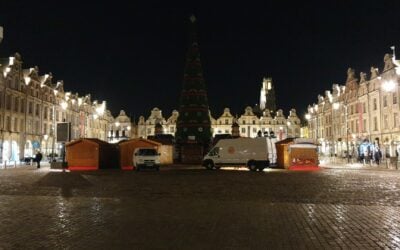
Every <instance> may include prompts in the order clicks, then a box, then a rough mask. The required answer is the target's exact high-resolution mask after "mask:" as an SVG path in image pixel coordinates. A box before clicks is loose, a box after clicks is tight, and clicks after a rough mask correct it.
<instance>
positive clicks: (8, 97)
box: [6, 95, 11, 110]
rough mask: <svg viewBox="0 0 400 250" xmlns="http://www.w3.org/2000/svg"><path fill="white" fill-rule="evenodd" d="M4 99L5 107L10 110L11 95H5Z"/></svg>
mask: <svg viewBox="0 0 400 250" xmlns="http://www.w3.org/2000/svg"><path fill="white" fill-rule="evenodd" d="M6 100H7V101H6V109H7V110H11V96H10V95H7V97H6Z"/></svg>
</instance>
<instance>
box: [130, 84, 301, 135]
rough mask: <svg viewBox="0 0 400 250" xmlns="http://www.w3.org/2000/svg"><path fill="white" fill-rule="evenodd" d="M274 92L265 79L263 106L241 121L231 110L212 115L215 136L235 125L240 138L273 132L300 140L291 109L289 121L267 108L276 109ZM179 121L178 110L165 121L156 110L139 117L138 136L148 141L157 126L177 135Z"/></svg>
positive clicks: (249, 111) (247, 110)
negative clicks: (216, 116)
mask: <svg viewBox="0 0 400 250" xmlns="http://www.w3.org/2000/svg"><path fill="white" fill-rule="evenodd" d="M271 89H273V85H272V79H271V78H264V79H263V83H262V87H261V90H260V106H259V107H255V108H252V107H250V106H248V107H246V108H245V110H244V112H243V114H242V115H240V117H235V116H233V115H232V114H231V111H230V109H229V108H225V109H224V111H223V113H222V114H221V115H220V116H219V117H218V118H216V119H215V118H214V117H213V116H212V115H211V112H209V116H210V120H211V133H212V136H213V137H214V136H215V135H218V134H232V125H233V124H234V123H236V124H238V125H239V132H240V136H241V137H256V136H258V135H259V132H261V133H262V134H266V133H267V134H268V135H270V134H271V132H272V134H274V135H275V136H276V137H277V138H278V139H286V138H287V137H300V126H301V124H300V119H299V117H298V116H297V114H296V110H295V109H291V110H290V112H289V115H288V116H287V117H286V116H285V115H284V114H283V110H281V109H278V110H276V111H275V112H274V111H272V110H269V109H268V108H266V107H272V108H275V107H276V104H275V94H274V92H271ZM271 93H272V94H271ZM178 117H179V112H178V111H176V110H174V111H172V114H171V116H170V117H169V118H165V117H164V116H163V114H162V111H161V110H160V109H159V108H154V109H153V110H152V111H151V113H150V116H149V117H148V118H147V119H146V118H145V117H144V116H140V117H139V121H138V124H137V136H138V137H141V138H147V137H148V136H152V135H154V134H155V125H156V124H161V125H162V127H163V133H164V134H171V135H175V132H176V121H177V119H178Z"/></svg>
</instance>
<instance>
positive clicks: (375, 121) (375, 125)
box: [374, 116, 378, 131]
mask: <svg viewBox="0 0 400 250" xmlns="http://www.w3.org/2000/svg"><path fill="white" fill-rule="evenodd" d="M377 130H378V118H376V116H375V117H374V131H377Z"/></svg>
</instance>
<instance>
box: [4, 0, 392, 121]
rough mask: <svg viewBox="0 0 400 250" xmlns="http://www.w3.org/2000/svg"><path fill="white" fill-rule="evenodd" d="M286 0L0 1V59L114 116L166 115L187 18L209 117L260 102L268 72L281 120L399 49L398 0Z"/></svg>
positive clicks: (176, 87) (174, 101) (176, 90)
mask: <svg viewBox="0 0 400 250" xmlns="http://www.w3.org/2000/svg"><path fill="white" fill-rule="evenodd" d="M90 2H93V1H90ZM127 2H129V1H127ZM278 2H279V3H278ZM293 2H295V1H291V2H289V1H287V2H286V1H275V3H273V4H272V3H270V4H268V3H265V4H264V5H263V6H260V5H259V6H246V5H244V4H243V3H242V4H241V5H238V6H233V5H221V6H217V4H216V3H214V4H212V5H211V4H210V5H208V6H207V5H206V4H205V3H201V5H194V4H193V5H189V4H188V5H187V6H184V5H181V6H179V5H176V6H169V7H163V6H161V5H160V6H157V7H156V6H153V7H149V6H146V7H144V6H140V5H137V4H133V3H129V4H128V3H123V1H118V0H116V1H112V2H111V3H112V5H111V4H110V2H109V3H108V4H105V3H95V2H93V3H87V1H81V2H80V3H79V4H78V3H72V2H71V1H68V4H66V3H61V2H60V1H48V2H47V1H1V3H0V25H1V26H3V27H4V40H3V42H2V43H1V44H0V57H8V56H10V55H12V54H13V53H15V52H19V53H20V54H21V55H22V59H23V61H24V68H29V67H32V66H35V65H37V66H39V69H40V72H41V74H45V73H48V72H52V73H53V76H54V78H55V79H54V80H64V83H65V86H64V88H65V90H66V91H72V92H74V93H75V92H78V93H79V94H81V95H84V94H88V93H91V94H92V100H95V99H98V100H106V101H107V104H108V108H109V109H110V110H111V111H112V113H113V115H114V116H116V115H117V114H118V112H119V110H120V109H124V110H125V111H126V113H127V114H128V115H131V116H132V117H136V119H138V117H139V116H140V115H145V116H146V117H148V116H149V114H150V110H151V109H152V108H153V107H158V108H160V109H162V110H163V114H164V116H167V117H168V116H169V115H170V114H171V111H172V110H173V109H178V108H179V95H180V90H181V87H182V79H183V69H184V63H185V54H186V50H187V45H188V43H187V40H188V39H187V38H188V34H187V23H186V22H187V20H188V17H189V16H190V14H191V13H194V14H195V15H196V17H197V20H198V37H199V44H200V53H201V60H202V64H203V70H204V77H205V80H206V84H207V88H208V98H209V104H210V108H211V111H212V114H213V116H214V117H218V116H219V115H221V114H222V112H223V108H224V107H230V108H231V111H232V113H233V114H239V115H240V114H241V113H243V110H244V108H245V107H246V106H248V105H250V106H254V105H255V104H256V103H258V102H259V90H260V86H261V82H262V78H263V77H264V76H270V77H272V78H273V82H274V85H275V88H276V94H277V104H278V105H277V106H278V108H282V109H283V110H284V113H285V115H287V114H288V112H289V109H290V108H292V107H294V108H296V109H297V110H298V113H299V116H301V117H304V112H305V110H306V107H307V105H308V104H312V103H313V102H316V100H317V95H318V94H322V93H323V92H324V91H325V90H326V89H331V85H332V84H333V83H338V84H344V82H345V80H346V72H347V68H348V67H352V68H354V69H355V70H356V74H357V76H358V75H359V72H360V71H364V72H366V73H368V74H369V70H370V67H371V66H375V67H379V68H380V69H382V68H383V56H384V54H385V53H391V50H390V46H392V45H396V47H397V51H399V53H398V56H400V6H399V1H359V2H354V1H337V3H335V2H333V1H331V2H330V1H318V2H317V1H316V2H314V3H310V2H309V3H305V2H304V1H297V2H300V3H293ZM320 2H323V3H324V5H323V6H322V5H320ZM339 2H340V3H339ZM348 2H352V3H348ZM381 2H382V3H381Z"/></svg>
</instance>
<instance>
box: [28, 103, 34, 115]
mask: <svg viewBox="0 0 400 250" xmlns="http://www.w3.org/2000/svg"><path fill="white" fill-rule="evenodd" d="M28 113H29V114H32V113H33V104H32V102H29V104H28Z"/></svg>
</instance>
